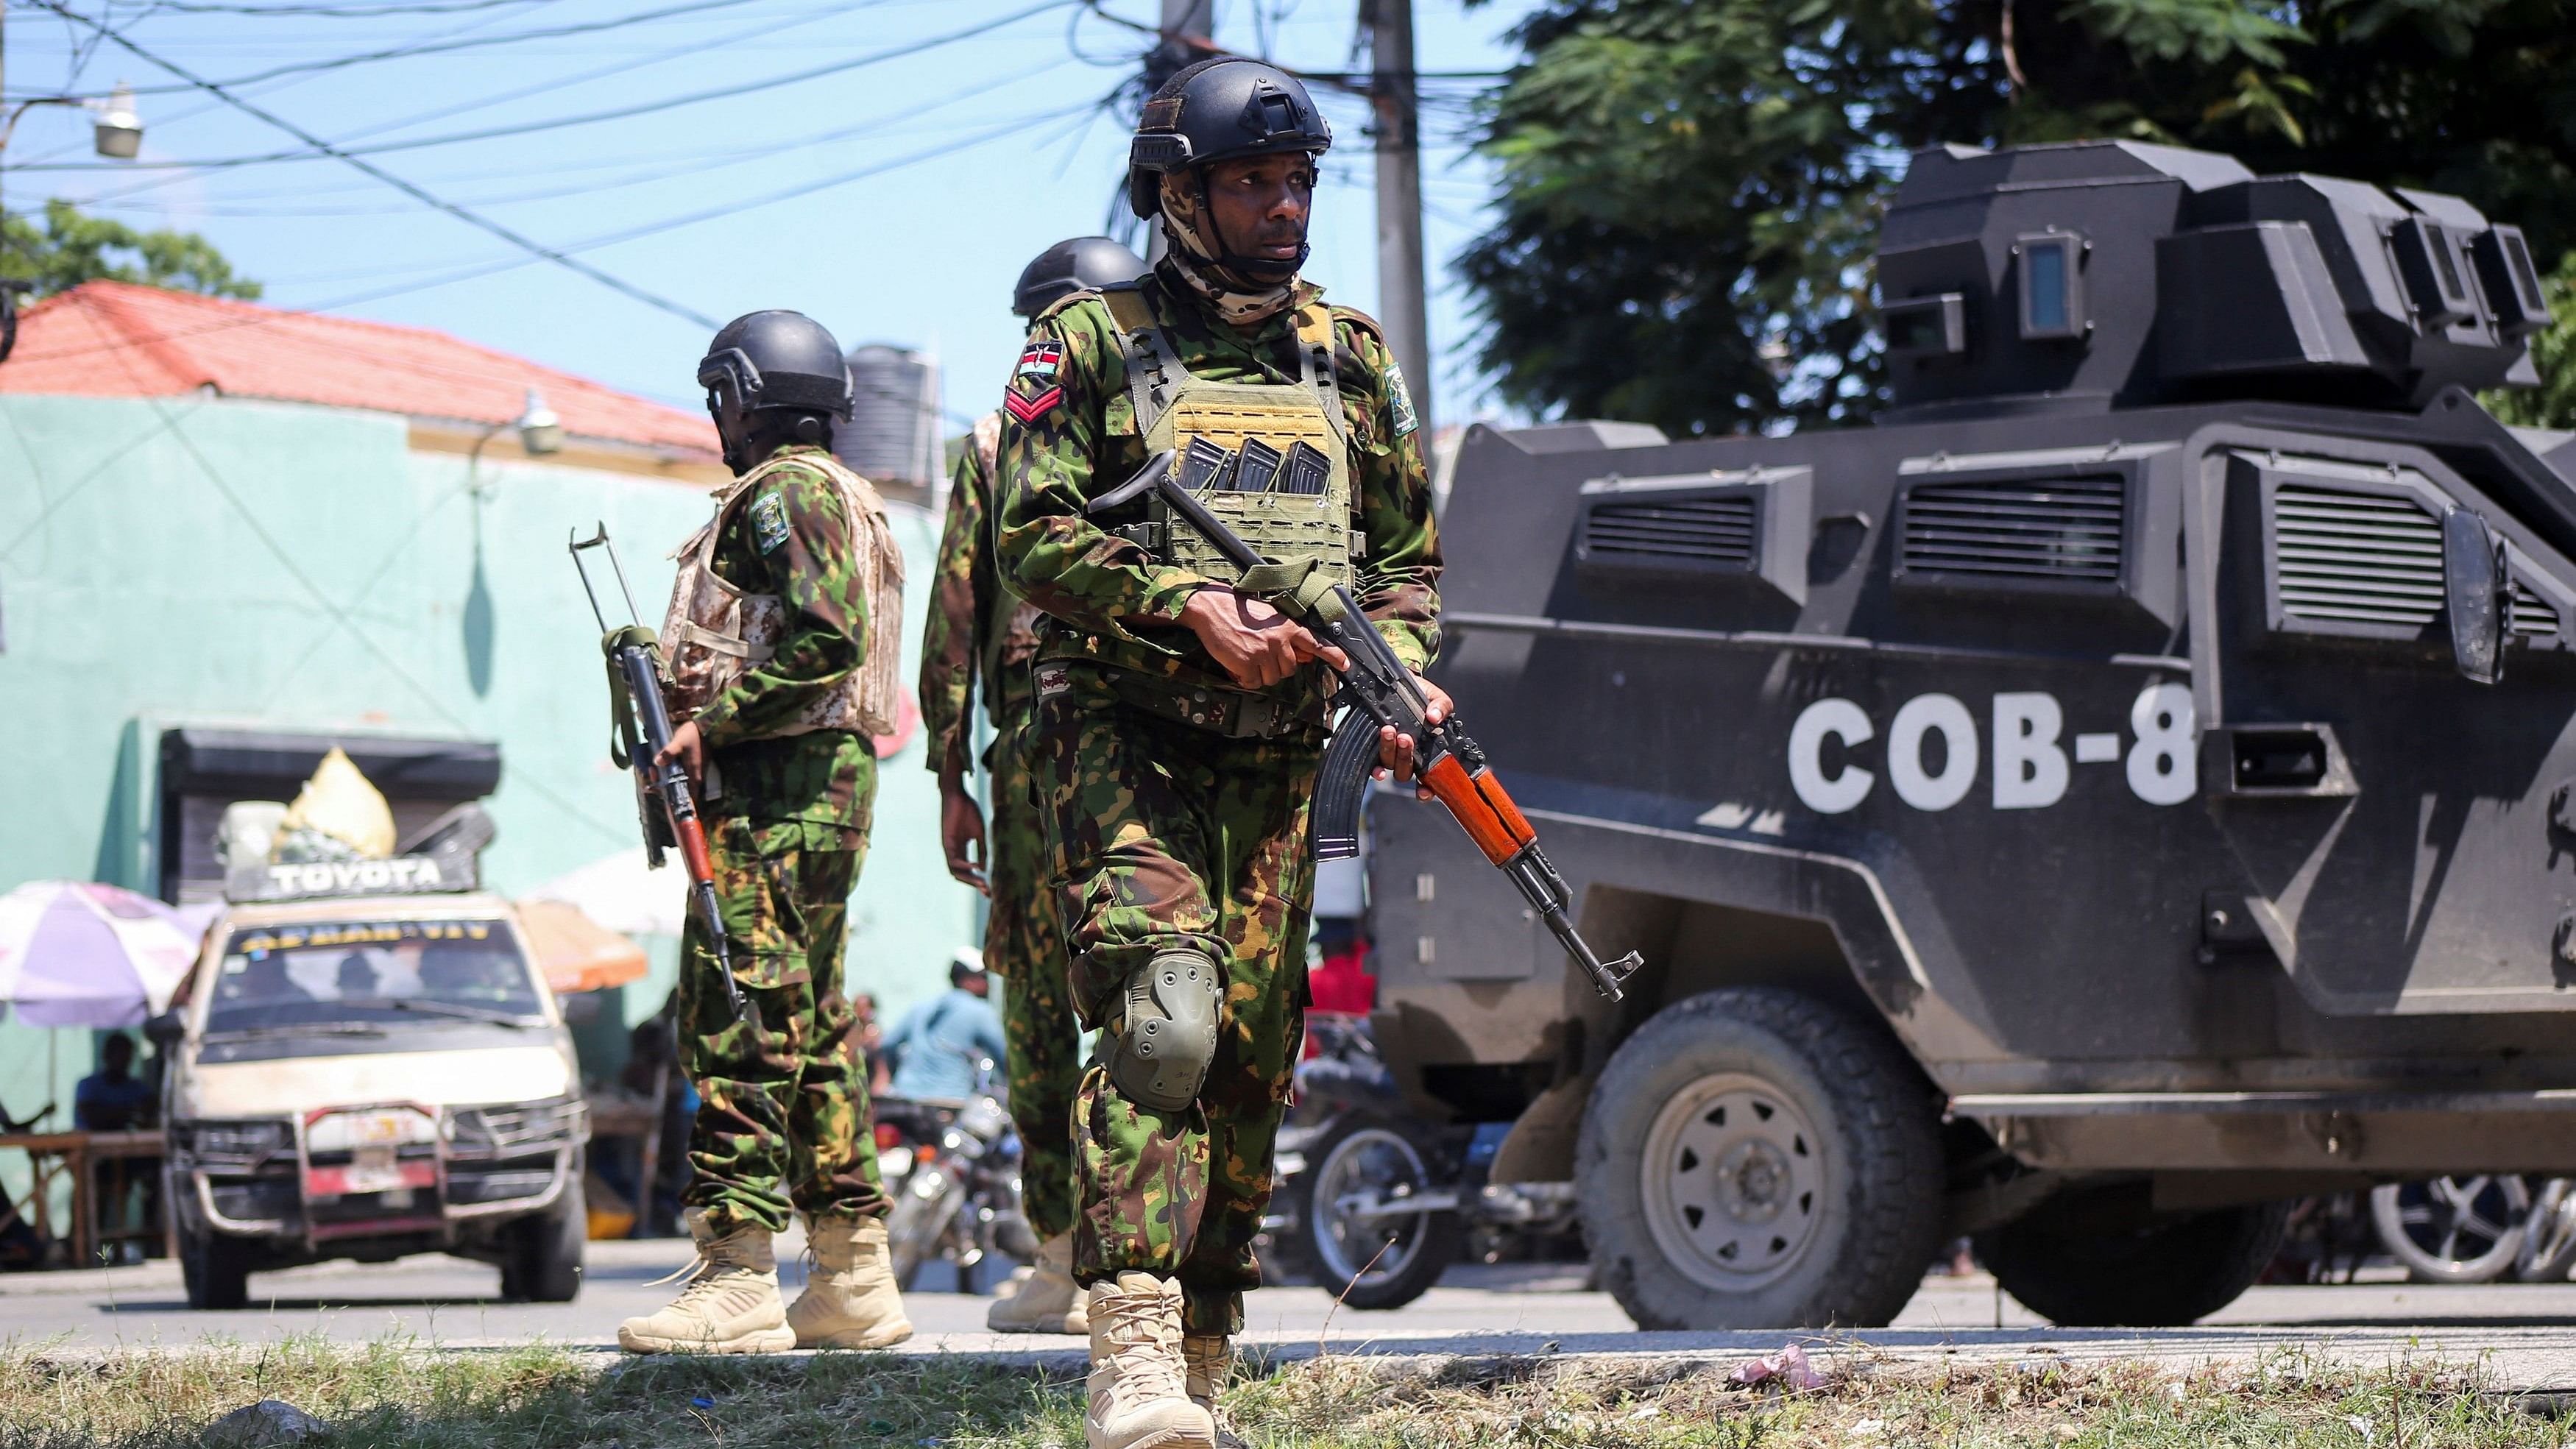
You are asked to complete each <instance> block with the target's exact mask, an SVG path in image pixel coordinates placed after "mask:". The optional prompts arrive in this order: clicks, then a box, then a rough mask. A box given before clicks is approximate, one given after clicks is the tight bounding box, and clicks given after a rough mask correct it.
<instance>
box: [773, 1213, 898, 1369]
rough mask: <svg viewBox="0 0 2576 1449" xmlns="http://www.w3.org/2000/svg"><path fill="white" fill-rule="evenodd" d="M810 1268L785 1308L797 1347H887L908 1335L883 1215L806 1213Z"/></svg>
mask: <svg viewBox="0 0 2576 1449" xmlns="http://www.w3.org/2000/svg"><path fill="white" fill-rule="evenodd" d="M805 1246H806V1249H807V1251H809V1252H811V1253H812V1254H813V1255H814V1270H813V1271H812V1272H811V1273H808V1274H806V1275H805V1291H804V1292H802V1293H799V1294H797V1295H796V1301H795V1302H794V1303H793V1304H791V1305H789V1307H788V1309H787V1326H788V1327H789V1328H791V1329H793V1330H795V1333H796V1346H797V1347H798V1348H891V1347H893V1346H894V1345H896V1344H898V1343H901V1342H903V1341H904V1340H905V1339H907V1338H910V1337H912V1320H910V1319H908V1318H906V1317H904V1316H903V1296H902V1295H901V1294H900V1293H897V1292H896V1291H895V1286H894V1257H893V1255H892V1254H891V1253H889V1252H888V1251H887V1249H886V1227H885V1219H883V1218H841V1217H833V1218H807V1219H806V1220H805Z"/></svg>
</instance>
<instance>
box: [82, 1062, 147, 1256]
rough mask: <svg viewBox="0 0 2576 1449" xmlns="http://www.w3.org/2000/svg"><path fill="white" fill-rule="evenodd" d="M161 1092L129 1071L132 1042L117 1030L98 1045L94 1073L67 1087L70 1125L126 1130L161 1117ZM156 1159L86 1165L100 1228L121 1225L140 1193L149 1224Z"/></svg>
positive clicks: (115, 1159) (113, 1159)
mask: <svg viewBox="0 0 2576 1449" xmlns="http://www.w3.org/2000/svg"><path fill="white" fill-rule="evenodd" d="M160 1106H161V1094H160V1093H159V1092H158V1091H157V1090H155V1089H154V1087H153V1085H152V1083H151V1082H150V1081H148V1080H146V1079H145V1078H144V1077H143V1076H142V1075H141V1074H139V1073H137V1072H136V1071H135V1070H134V1038H132V1037H130V1036H127V1035H126V1034H125V1033H123V1032H121V1031H120V1032H116V1033H114V1034H113V1035H111V1036H109V1037H108V1039H107V1040H105V1041H103V1042H101V1043H99V1048H98V1070H97V1071H95V1072H92V1073H90V1074H89V1075H88V1076H86V1077H83V1078H81V1079H80V1083H79V1085H77V1086H75V1087H73V1088H72V1125H74V1126H76V1127H78V1128H80V1129H81V1130H82V1131H84V1132H131V1131H134V1130H135V1129H137V1128H140V1127H149V1126H151V1125H153V1123H155V1122H156V1121H158V1120H159V1119H160V1115H161V1114H160ZM160 1180H161V1159H159V1158H157V1157H111V1158H108V1159H106V1160H104V1161H101V1162H97V1163H93V1164H92V1165H91V1167H90V1181H91V1185H92V1191H94V1192H96V1193H97V1194H98V1201H99V1206H100V1208H101V1211H100V1213H99V1218H100V1222H101V1224H102V1225H103V1226H115V1227H123V1226H124V1225H125V1221H126V1209H127V1207H128V1205H129V1203H130V1200H131V1199H132V1198H133V1197H134V1195H135V1189H136V1188H138V1187H139V1188H141V1189H142V1198H143V1202H142V1213H143V1217H142V1219H141V1221H145V1222H149V1221H151V1218H152V1214H153V1212H154V1210H155V1206H156V1203H157V1200H158V1197H159V1194H158V1193H157V1191H156V1190H155V1189H156V1188H157V1186H158V1184H159V1183H160Z"/></svg>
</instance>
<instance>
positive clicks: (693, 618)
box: [662, 452, 903, 735]
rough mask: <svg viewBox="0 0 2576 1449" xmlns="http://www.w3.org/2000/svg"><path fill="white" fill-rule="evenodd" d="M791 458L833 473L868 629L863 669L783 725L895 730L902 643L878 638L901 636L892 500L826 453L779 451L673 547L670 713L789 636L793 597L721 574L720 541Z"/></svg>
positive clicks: (665, 631)
mask: <svg viewBox="0 0 2576 1449" xmlns="http://www.w3.org/2000/svg"><path fill="white" fill-rule="evenodd" d="M792 465H802V466H804V467H808V468H812V469H814V470H815V471H817V472H819V473H821V474H822V475H823V476H824V477H826V478H829V479H831V480H832V483H833V485H834V486H835V487H837V488H838V489H839V490H840V493H841V506H842V508H843V509H844V510H846V511H847V512H848V513H849V516H850V541H851V545H852V547H853V548H854V549H856V551H857V554H858V557H856V558H854V559H852V560H851V561H850V566H851V568H852V569H853V571H855V572H856V574H857V576H858V578H859V581H860V587H861V590H862V592H863V593H864V595H865V597H866V601H867V609H868V624H867V637H866V638H865V639H862V640H861V641H860V655H859V667H858V668H857V669H856V670H854V671H852V672H851V675H850V677H849V678H848V679H845V680H843V681H842V682H841V685H840V687H839V688H837V689H835V690H833V691H832V692H831V693H829V694H827V695H825V696H823V697H822V698H821V699H819V700H817V701H815V702H814V703H813V704H812V705H810V706H808V707H807V709H806V710H805V712H804V713H803V714H801V715H799V716H798V717H797V718H796V719H795V720H794V721H793V722H791V723H789V724H787V725H786V726H784V727H782V728H780V729H778V730H776V731H775V732H774V733H776V734H780V735H801V734H807V733H810V732H812V731H814V730H849V731H852V732H854V733H859V734H870V735H889V734H892V733H894V726H895V713H896V705H895V701H896V691H897V689H898V687H899V681H898V678H897V676H898V673H899V671H900V668H901V664H902V658H901V656H902V651H901V650H900V649H893V648H888V649H879V648H878V647H876V646H877V641H879V640H888V641H891V640H898V639H901V638H902V637H903V551H902V550H901V549H900V548H898V547H897V546H896V544H895V540H894V530H893V528H892V527H891V526H889V525H888V524H887V522H886V516H885V504H884V503H883V502H882V501H881V500H880V499H879V498H878V497H877V490H876V488H875V486H874V485H873V484H871V483H869V482H868V480H866V479H865V478H862V477H860V476H859V475H858V474H856V473H853V472H851V471H850V470H849V468H848V467H847V466H845V465H844V464H843V463H842V462H841V460H840V459H838V458H835V457H833V456H832V455H831V454H830V453H826V452H811V453H781V454H778V455H776V456H774V457H772V458H770V459H769V460H768V461H767V462H765V463H762V464H761V465H760V466H759V467H756V468H754V469H752V470H751V471H750V472H748V473H745V474H743V475H742V476H741V477H740V478H737V479H735V480H734V481H733V482H732V483H731V484H728V485H727V486H726V487H725V488H723V489H722V490H720V491H719V492H718V493H717V494H716V516H715V517H714V518H713V519H711V520H709V521H708V523H707V524H706V526H705V527H703V528H701V529H699V530H698V531H697V532H695V533H693V534H690V535H689V539H688V542H686V543H683V544H681V545H680V546H679V547H678V548H677V549H674V550H673V551H672V553H671V557H673V558H675V559H677V560H679V562H680V576H679V578H678V580H677V581H676V582H674V583H673V584H672V587H671V608H670V612H669V613H668V614H667V615H666V616H665V617H664V619H663V622H662V647H663V650H664V661H663V677H664V681H665V683H667V684H668V686H669V704H670V709H671V716H672V718H673V719H675V720H685V719H688V718H690V717H691V716H693V715H695V714H696V713H697V712H698V711H699V710H702V709H704V708H706V706H707V703H708V702H709V701H710V700H712V699H714V698H715V697H716V696H717V695H718V694H720V693H722V692H723V691H724V690H725V689H726V688H728V687H729V686H731V685H732V684H733V682H734V681H735V680H738V679H740V678H742V675H743V671H745V670H747V669H749V668H751V667H752V666H753V665H756V664H765V663H767V662H768V661H769V659H770V658H771V656H773V655H775V654H776V653H777V652H778V644H779V641H780V640H782V639H784V638H786V637H787V614H788V608H787V601H786V600H784V599H782V598H780V597H779V596H778V595H776V594H754V593H746V592H745V591H743V590H741V589H738V588H735V587H734V586H733V585H732V584H729V583H727V582H725V578H724V575H722V574H719V573H717V572H716V564H715V557H716V542H717V540H719V539H721V538H722V537H723V536H724V530H725V525H726V523H727V521H728V520H730V519H731V518H732V517H733V513H734V510H735V509H737V508H739V507H741V506H742V503H743V500H744V499H746V498H748V497H750V496H751V491H752V489H753V488H754V487H756V486H758V484H759V483H760V481H761V480H762V479H764V478H767V477H769V476H770V475H771V474H773V473H776V472H778V471H779V470H780V469H782V468H786V467H789V466H792Z"/></svg>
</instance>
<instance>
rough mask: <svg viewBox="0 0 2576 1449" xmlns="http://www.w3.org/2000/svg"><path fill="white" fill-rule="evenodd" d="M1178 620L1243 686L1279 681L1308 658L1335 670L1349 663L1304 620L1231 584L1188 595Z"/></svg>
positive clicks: (1257, 685)
mask: <svg viewBox="0 0 2576 1449" xmlns="http://www.w3.org/2000/svg"><path fill="white" fill-rule="evenodd" d="M1181 623H1182V624H1183V625H1185V626H1187V627H1188V629H1189V631H1190V632H1191V633H1193V634H1196V635H1198V636H1199V643H1201V644H1203V645H1205V646H1206V647H1207V652H1208V653H1209V655H1210V656H1212V657H1213V658H1214V659H1215V660H1216V662H1217V664H1218V665H1219V666H1220V667H1222V668H1223V669H1224V670H1225V672H1226V675H1227V676H1228V677H1229V678H1231V679H1232V680H1233V681H1234V682H1235V683H1236V684H1239V685H1241V686H1243V687H1244V688H1245V689H1265V688H1267V687H1269V686H1271V685H1273V684H1277V683H1278V682H1279V681H1281V680H1283V679H1286V678H1287V677H1288V676H1289V675H1291V674H1294V673H1296V672H1297V667H1298V666H1299V665H1301V664H1304V663H1305V662H1306V661H1308V660H1310V659H1320V660H1322V661H1324V663H1326V664H1328V665H1330V666H1332V667H1333V668H1334V669H1336V670H1340V669H1347V668H1349V667H1350V662H1351V661H1350V656H1349V655H1347V654H1344V653H1343V652H1342V651H1341V650H1339V649H1337V648H1335V647H1333V646H1332V645H1330V644H1326V643H1324V642H1323V641H1322V640H1320V639H1317V638H1316V637H1315V636H1314V635H1313V634H1312V633H1310V632H1308V631H1307V629H1306V627H1305V626H1304V625H1302V624H1300V623H1298V622H1297V621H1296V620H1294V619H1291V618H1289V617H1288V616H1287V615H1285V614H1282V613H1280V612H1279V611H1278V610H1277V609H1274V608H1272V607H1270V606H1269V605H1268V604H1265V603H1263V602H1261V601H1260V600H1259V599H1256V598H1253V597H1251V596H1249V595H1246V594H1238V593H1235V592H1234V591H1233V590H1231V589H1219V588H1205V589H1201V590H1199V591H1198V592H1197V593H1195V594H1192V595H1190V601H1189V602H1188V603H1187V604H1184V605H1182V606H1181Z"/></svg>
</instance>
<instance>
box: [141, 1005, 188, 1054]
mask: <svg viewBox="0 0 2576 1449" xmlns="http://www.w3.org/2000/svg"><path fill="white" fill-rule="evenodd" d="M187 1035H188V1022H187V1019H186V1018H185V1017H183V1016H181V1015H180V1014H179V1012H178V1011H177V1010H176V1009H173V1010H169V1011H165V1012H163V1013H161V1014H160V1015H159V1016H155V1017H151V1018H149V1019H147V1020H146V1021H145V1022H144V1023H143V1039H144V1040H146V1041H148V1042H150V1043H152V1044H153V1045H154V1046H157V1047H159V1048H160V1049H161V1050H163V1051H165V1052H166V1051H168V1050H170V1049H171V1048H172V1047H175V1046H177V1045H178V1044H179V1043H180V1042H181V1041H182V1040H184V1039H186V1037H187Z"/></svg>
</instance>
